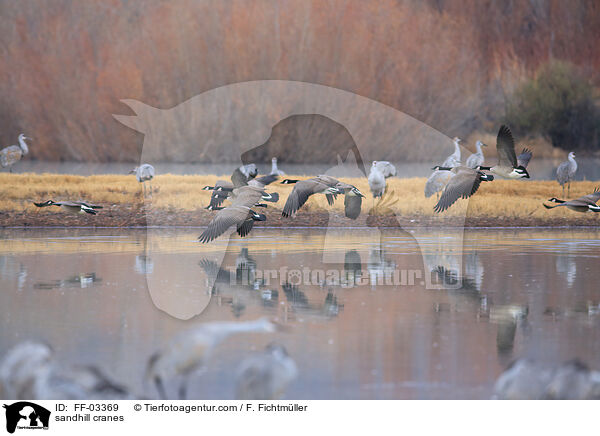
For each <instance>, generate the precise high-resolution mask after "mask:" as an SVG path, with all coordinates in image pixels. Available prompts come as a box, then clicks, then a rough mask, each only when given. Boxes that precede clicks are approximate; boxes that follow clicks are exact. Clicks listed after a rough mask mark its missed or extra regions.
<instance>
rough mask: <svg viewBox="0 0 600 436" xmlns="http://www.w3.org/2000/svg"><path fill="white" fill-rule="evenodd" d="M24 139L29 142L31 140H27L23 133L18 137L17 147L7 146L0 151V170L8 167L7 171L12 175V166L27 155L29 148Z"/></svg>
mask: <svg viewBox="0 0 600 436" xmlns="http://www.w3.org/2000/svg"><path fill="white" fill-rule="evenodd" d="M26 139H28V140H30V141H31V138H28V137H27V136H25V134H24V133H21V134H20V135H19V145H9V146H8V147H5V148H3V149H2V150H0V165H2V168H6V167H8V169H9V171H10V172H11V173H12V166H13V165H14V164H15V163H17V162H18V161H20V160H21V158H22V157H23V156H25V155H26V154H27V153H29V148H28V147H27V143H26V142H25V140H26Z"/></svg>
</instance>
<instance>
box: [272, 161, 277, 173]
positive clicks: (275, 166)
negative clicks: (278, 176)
mask: <svg viewBox="0 0 600 436" xmlns="http://www.w3.org/2000/svg"><path fill="white" fill-rule="evenodd" d="M276 172H277V161H276V160H275V159H273V160H272V161H271V174H273V173H276Z"/></svg>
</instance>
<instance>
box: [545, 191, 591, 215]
mask: <svg viewBox="0 0 600 436" xmlns="http://www.w3.org/2000/svg"><path fill="white" fill-rule="evenodd" d="M598 200H600V188H596V189H594V192H593V193H591V194H588V195H584V196H583V197H579V198H576V199H575V200H569V201H565V200H559V199H558V198H555V197H552V198H551V199H549V200H548V201H550V202H551V203H557V204H555V205H554V206H548V205H547V204H544V207H545V208H546V209H554V208H555V207H559V206H566V207H568V208H569V209H571V210H574V211H575V212H587V211H592V212H600V206H598V205H597V204H596V203H597V202H598Z"/></svg>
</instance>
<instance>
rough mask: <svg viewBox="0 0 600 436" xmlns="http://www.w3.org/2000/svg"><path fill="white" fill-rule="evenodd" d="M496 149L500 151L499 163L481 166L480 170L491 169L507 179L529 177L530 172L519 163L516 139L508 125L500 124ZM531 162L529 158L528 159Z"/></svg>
mask: <svg viewBox="0 0 600 436" xmlns="http://www.w3.org/2000/svg"><path fill="white" fill-rule="evenodd" d="M496 150H497V152H498V163H497V164H496V165H495V166H493V167H484V166H481V165H480V166H479V167H478V169H479V170H486V171H491V172H492V173H494V174H496V175H498V176H500V177H504V178H506V179H522V178H526V179H528V178H529V173H528V172H527V169H526V168H525V166H523V165H519V162H518V160H517V155H516V154H515V140H514V139H513V136H512V133H511V131H510V129H509V128H508V126H505V125H502V126H500V130H499V131H498V137H497V138H496ZM527 162H529V160H527Z"/></svg>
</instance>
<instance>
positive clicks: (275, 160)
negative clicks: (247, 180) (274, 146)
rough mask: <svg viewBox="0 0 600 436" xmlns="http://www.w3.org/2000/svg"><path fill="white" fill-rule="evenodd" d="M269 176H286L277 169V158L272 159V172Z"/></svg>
mask: <svg viewBox="0 0 600 436" xmlns="http://www.w3.org/2000/svg"><path fill="white" fill-rule="evenodd" d="M269 174H275V175H276V176H285V173H284V172H283V171H281V170H280V169H279V168H277V158H276V157H274V158H273V159H271V172H270V173H269Z"/></svg>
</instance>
